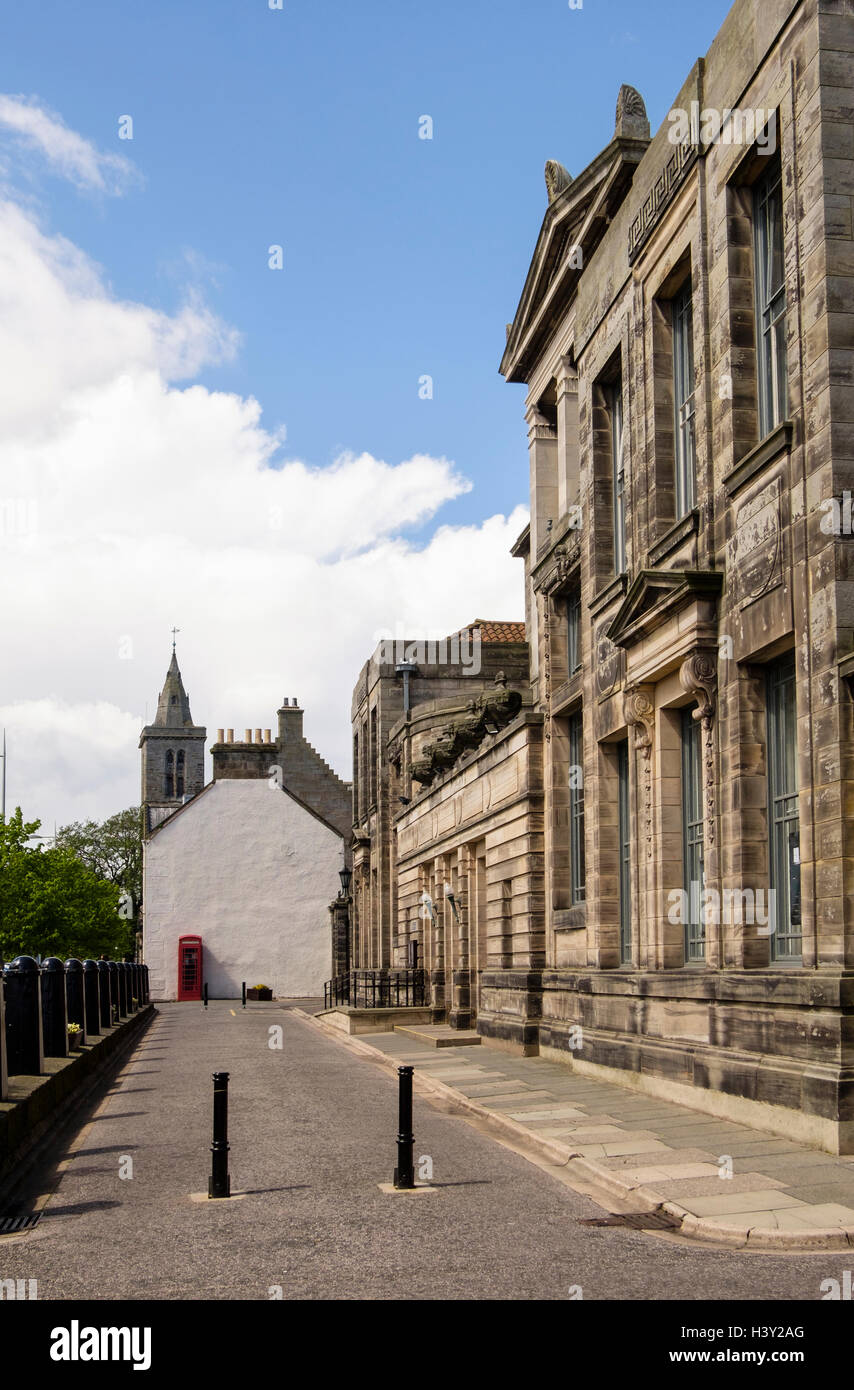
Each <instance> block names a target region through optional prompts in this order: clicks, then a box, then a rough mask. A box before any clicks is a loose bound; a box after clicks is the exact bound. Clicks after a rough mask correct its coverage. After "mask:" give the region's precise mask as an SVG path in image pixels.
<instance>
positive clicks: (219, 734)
mask: <svg viewBox="0 0 854 1390" xmlns="http://www.w3.org/2000/svg"><path fill="white" fill-rule="evenodd" d="M224 733H225V729H217V731H216V741H217V743H222V741H223V738H222V736H223V734H224Z"/></svg>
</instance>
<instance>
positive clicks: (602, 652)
mask: <svg viewBox="0 0 854 1390" xmlns="http://www.w3.org/2000/svg"><path fill="white" fill-rule="evenodd" d="M610 626H611V620H610V619H607V620H606V621H605V622H604V623H602V624H601V625H600V627H599V629H598V631H597V633H596V689H597V690H598V692H599V695H600V697H601V698H602V699H603V700H604V699H605V698H606V697H607V696H608V695H613V693H614V687H615V686H616V684H617V677H618V676H619V674H620V649H619V647H616V646H615V645H614V643H613V642H612V641H611V639H610V637H609V636H608V628H609V627H610Z"/></svg>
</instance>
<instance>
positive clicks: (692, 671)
mask: <svg viewBox="0 0 854 1390" xmlns="http://www.w3.org/2000/svg"><path fill="white" fill-rule="evenodd" d="M679 684H680V685H681V686H682V689H683V690H684V691H685V693H686V694H687V695H690V696H691V697H692V699H694V700H696V701H697V708H696V709H695V710H694V712H693V713H694V718H695V719H698V720H699V721H700V724H701V725H702V729H703V785H704V789H705V798H704V800H705V805H706V830H705V835H706V840H707V843H708V844H710V845H713V844H714V842H715V741H714V734H713V732H712V721H713V720H714V717H715V700H716V696H717V687H718V670H717V663H716V662H715V659H714V657H713V656H712V654H711V652H707V651H696V652H692V653H691V655H690V656H688V657H686V658H685V660H684V661H683V662H682V666H681V667H680V670H679Z"/></svg>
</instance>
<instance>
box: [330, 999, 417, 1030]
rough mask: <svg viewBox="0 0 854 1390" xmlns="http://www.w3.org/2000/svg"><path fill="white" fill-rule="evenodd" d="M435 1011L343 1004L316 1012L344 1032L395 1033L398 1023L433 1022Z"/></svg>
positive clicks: (331, 1025) (333, 1026)
mask: <svg viewBox="0 0 854 1390" xmlns="http://www.w3.org/2000/svg"><path fill="white" fill-rule="evenodd" d="M432 1014H433V1011H432V1009H429V1008H423V1009H421V1008H406V1009H350V1008H348V1007H347V1005H346V1004H342V1005H341V1006H340V1007H339V1008H337V1009H327V1010H325V1011H321V1012H320V1013H319V1014H316V1015H315V1017H316V1018H319V1019H322V1020H323V1022H324V1023H328V1024H329V1025H330V1027H332V1028H339V1029H340V1030H341V1032H342V1033H351V1034H353V1033H393V1032H394V1029H395V1025H396V1024H398V1023H432V1022H433V1016H432Z"/></svg>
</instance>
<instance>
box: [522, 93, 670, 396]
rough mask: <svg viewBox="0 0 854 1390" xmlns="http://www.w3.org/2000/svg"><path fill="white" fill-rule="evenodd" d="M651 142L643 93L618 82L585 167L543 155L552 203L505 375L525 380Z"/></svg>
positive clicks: (547, 211)
mask: <svg viewBox="0 0 854 1390" xmlns="http://www.w3.org/2000/svg"><path fill="white" fill-rule="evenodd" d="M648 144H649V123H648V122H647V121H646V112H645V109H644V106H643V100H642V98H641V97H640V96H639V94H638V93H637V92H635V91H634V89H633V88H630V87H622V88H621V89H620V97H619V99H618V103H617V124H616V130H615V134H614V137H613V139H612V140H611V142H610V144H608V145H606V147H605V149H604V150H602V152H601V153H600V154H598V155H597V156H596V158H595V159H594V160H592V162H591V163H590V164H588V166H587V168H586V169H584V170H583V172H582V173H580V174H579V175H578V176H577V177H576V178H572V176H571V175H570V174H569V173H568V171H567V170H566V169H565V168H564V167H563V165H562V164H559V163H558V162H557V161H556V160H553V159H550V160H548V161H547V163H546V169H545V177H546V188H547V191H548V198H549V205H548V207H547V209H546V213H545V216H544V218H543V223H542V226H541V228H540V234H539V236H538V238H537V245H536V247H535V249H534V255H533V259H532V260H531V265H530V268H529V270H528V275H527V278H526V280H525V285H524V288H523V290H522V296H521V298H520V300H519V305H518V308H517V310H516V316H515V318H514V320H513V322H512V323H511V324H509V325H508V328H507V346H506V348H505V351H504V356H503V358H502V360H501V366H500V367H499V371H500V372H501V374H502V376H504V377H505V378H506V380H507V381H527V380H528V376H529V374H530V371H531V368H532V367H533V365H534V363H535V362H536V361H537V358H538V356H539V354H540V352H541V351H542V348H543V347H544V345H545V343H546V342H547V341H548V339H549V336H550V334H551V333H552V331H553V330H554V329H555V327H556V326H557V324H558V322H559V321H560V318H561V316H562V315H563V313H564V312H565V310H566V306H567V304H568V302H569V300H570V298H571V296H572V293H573V291H574V287H575V283H576V282H577V280H578V279H579V277H580V276H581V274H582V271H583V268H584V266H585V265H586V264H587V262H588V261H589V260H590V257H591V256H592V255H593V252H594V251H595V249H596V247H597V245H598V244H599V242H600V241H601V239H602V236H603V235H604V232H605V230H606V228H607V226H608V224H609V222H610V221H611V219H612V217H613V216H614V213H615V212H616V210H617V208H618V207H619V205H620V203H621V202H622V201H623V198H624V197H625V195H626V193H627V192H628V189H629V188H630V186H631V182H632V178H633V175H634V171H635V168H636V167H637V165H638V163H639V162H640V160H641V158H642V156H643V153H644V151H645V150H646V148H647V145H648Z"/></svg>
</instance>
